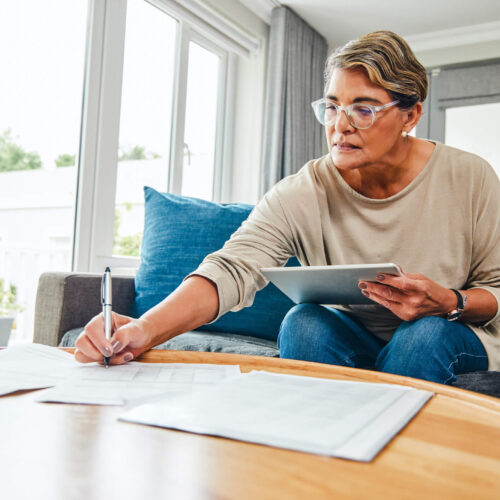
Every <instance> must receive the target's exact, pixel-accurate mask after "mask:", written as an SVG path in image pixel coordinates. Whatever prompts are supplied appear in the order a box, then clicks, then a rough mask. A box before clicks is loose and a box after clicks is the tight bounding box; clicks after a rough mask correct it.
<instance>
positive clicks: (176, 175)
mask: <svg viewBox="0 0 500 500" xmlns="http://www.w3.org/2000/svg"><path fill="white" fill-rule="evenodd" d="M189 37H190V30H189V27H188V26H187V25H186V23H184V22H183V21H179V28H178V31H177V47H176V50H177V53H176V57H175V83H174V92H173V96H172V98H173V105H172V129H171V130H172V134H171V139H170V144H171V149H170V167H169V180H168V191H169V192H171V193H174V194H181V191H182V168H183V163H184V127H185V122H186V95H187V78H188V64H189V60H188V59H189Z"/></svg>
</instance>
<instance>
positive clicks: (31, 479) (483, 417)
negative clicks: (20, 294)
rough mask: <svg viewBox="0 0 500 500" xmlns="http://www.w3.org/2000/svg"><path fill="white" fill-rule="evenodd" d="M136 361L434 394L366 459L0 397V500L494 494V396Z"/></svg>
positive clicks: (243, 360) (341, 371) (497, 489)
mask: <svg viewBox="0 0 500 500" xmlns="http://www.w3.org/2000/svg"><path fill="white" fill-rule="evenodd" d="M140 361H147V362H185V363H226V364H239V365H240V366H241V370H242V371H243V372H247V371H250V370H252V369H265V370H268V371H273V372H280V373H292V374H300V375H308V376H312V377H325V378H334V379H344V380H358V381H359V380H364V381H373V382H389V383H398V384H403V385H410V386H412V387H416V388H421V389H427V390H430V391H434V392H435V393H436V396H434V397H433V398H432V399H431V400H430V401H429V402H428V403H427V404H426V406H425V407H424V408H423V409H422V411H421V412H420V413H419V414H418V415H417V416H416V417H415V418H414V419H413V420H412V421H411V422H410V423H409V425H408V426H407V427H406V428H404V429H403V431H402V432H401V433H400V434H399V435H398V436H397V437H396V438H395V439H393V440H392V441H391V442H390V443H389V445H388V446H387V447H386V448H385V449H384V450H383V451H382V452H381V453H380V454H379V455H378V456H377V457H376V458H375V459H374V460H373V461H372V462H371V463H360V462H353V461H349V460H343V459H338V458H328V457H324V456H316V455H310V454H306V453H300V452H294V451H289V450H283V449H278V448H271V447H267V446H262V445H258V444H250V443H243V442H239V441H233V440H230V439H224V438H217V437H208V436H200V435H196V434H190V433H186V432H179V431H171V430H167V429H160V428H154V427H148V426H141V425H135V424H131V423H126V422H119V421H117V420H116V419H117V416H118V415H119V414H120V413H121V412H122V411H123V409H122V408H121V407H100V406H84V405H63V404H42V403H36V402H34V397H35V394H36V391H34V392H23V393H17V394H14V395H11V396H6V397H2V398H0V498H1V499H2V500H20V499H30V500H32V499H37V500H38V499H47V500H59V499H61V500H72V499H106V500H111V499H120V500H122V499H134V500H138V499H148V500H149V499H157V498H169V499H195V498H196V499H198V498H201V499H205V498H207V499H212V498H217V499H232V498H234V499H247V498H248V499H258V498H272V499H279V498H298V499H320V498H349V499H354V498H363V499H365V498H371V499H377V498H380V499H384V500H385V499H387V498H397V499H402V498H419V499H434V498H436V499H446V498H450V499H451V498H453V499H465V498H470V499H483V498H496V499H498V498H500V400H498V399H496V398H491V397H487V396H482V395H479V394H477V393H472V392H468V391H464V390H461V389H456V388H452V387H447V386H442V385H439V384H433V383H430V382H424V381H420V380H416V379H409V378H406V377H400V376H395V375H386V374H382V373H378V372H372V371H368V370H357V369H353V368H341V367H335V366H329V365H323V364H318V363H307V362H302V361H290V360H280V359H276V358H264V357H258V356H239V355H232V354H216V353H199V352H178V351H150V352H148V353H146V354H145V355H144V356H143V357H142V358H141V359H140Z"/></svg>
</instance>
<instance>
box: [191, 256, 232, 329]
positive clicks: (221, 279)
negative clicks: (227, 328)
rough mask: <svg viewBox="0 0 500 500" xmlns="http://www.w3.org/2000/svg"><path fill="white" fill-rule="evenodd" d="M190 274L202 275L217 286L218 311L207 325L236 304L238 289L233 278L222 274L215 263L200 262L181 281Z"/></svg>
mask: <svg viewBox="0 0 500 500" xmlns="http://www.w3.org/2000/svg"><path fill="white" fill-rule="evenodd" d="M190 276H202V277H203V278H206V279H208V280H210V281H211V282H212V283H213V284H214V285H215V286H216V288H217V294H218V296H219V311H218V312H217V316H216V317H215V318H214V319H213V320H212V321H210V322H209V323H206V324H207V325H210V324H212V323H215V322H216V321H217V320H218V319H219V318H220V317H221V316H223V315H224V314H226V313H227V312H228V311H230V310H231V309H232V308H233V307H235V306H236V305H237V304H238V289H237V287H236V284H235V282H234V280H233V279H232V278H231V276H225V275H224V274H222V273H221V270H220V268H219V267H218V266H217V265H216V264H211V263H203V264H201V265H200V266H199V267H198V269H196V270H195V271H193V272H192V273H190V274H188V275H187V276H186V277H185V278H184V279H183V281H185V280H187V279H188V278H189V277H190Z"/></svg>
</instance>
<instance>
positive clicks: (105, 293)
mask: <svg viewBox="0 0 500 500" xmlns="http://www.w3.org/2000/svg"><path fill="white" fill-rule="evenodd" d="M101 302H102V314H103V316H104V335H105V336H106V340H110V339H111V308H112V289H111V270H110V269H109V267H107V268H106V270H105V271H104V276H103V277H102V282H101ZM109 358H110V357H108V356H104V366H105V367H106V368H109Z"/></svg>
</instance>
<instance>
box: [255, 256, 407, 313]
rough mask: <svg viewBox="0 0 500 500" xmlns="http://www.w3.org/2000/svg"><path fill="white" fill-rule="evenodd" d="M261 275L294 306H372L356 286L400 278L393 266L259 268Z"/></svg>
mask: <svg viewBox="0 0 500 500" xmlns="http://www.w3.org/2000/svg"><path fill="white" fill-rule="evenodd" d="M261 271H262V274H263V275H264V276H265V277H266V278H267V279H269V280H270V281H271V282H272V283H274V284H275V285H276V286H277V287H278V288H279V289H280V290H281V291H282V292H283V293H284V294H285V295H287V296H288V297H290V299H292V300H293V302H295V303H296V304H302V303H303V302H310V303H312V304H339V305H340V304H374V302H373V300H370V299H369V298H368V297H365V296H364V295H363V294H362V293H361V290H360V288H359V287H358V282H359V281H360V280H364V281H376V278H377V275H378V274H380V273H385V274H394V275H396V276H402V274H401V269H400V267H399V266H398V265H397V264H392V263H383V264H354V265H346V266H301V267H263V268H262V269H261Z"/></svg>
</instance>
